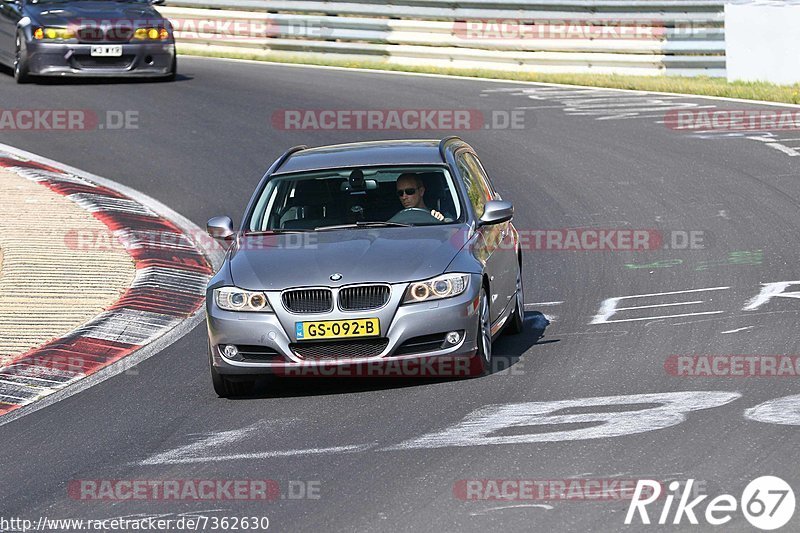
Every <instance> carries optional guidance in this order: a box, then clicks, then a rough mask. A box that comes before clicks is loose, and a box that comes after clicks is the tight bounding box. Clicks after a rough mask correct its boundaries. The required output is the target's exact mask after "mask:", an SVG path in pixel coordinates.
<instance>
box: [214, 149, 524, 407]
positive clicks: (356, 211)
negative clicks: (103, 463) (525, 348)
mask: <svg viewBox="0 0 800 533" xmlns="http://www.w3.org/2000/svg"><path fill="white" fill-rule="evenodd" d="M512 216H513V206H512V205H511V204H510V203H509V202H506V201H503V200H502V199H501V198H500V195H499V194H498V193H497V192H496V191H495V189H494V187H493V186H492V183H491V181H490V180H489V177H488V176H487V174H486V172H485V170H484V168H483V165H481V163H480V161H479V159H478V156H477V154H476V153H475V151H474V150H473V149H472V148H471V147H470V146H469V145H468V144H467V143H465V142H464V141H462V140H461V139H458V138H455V137H450V138H446V139H444V140H442V141H441V142H438V141H379V142H365V143H355V144H345V145H336V146H326V147H320V148H306V147H298V148H295V149H293V150H290V151H288V152H287V153H286V154H284V156H283V157H281V158H280V159H278V161H276V162H275V163H274V164H273V166H272V167H271V168H270V169H269V171H267V174H266V175H265V176H264V178H263V179H262V180H261V183H260V184H259V185H258V187H257V188H256V190H255V192H254V193H253V196H252V198H251V200H250V203H249V205H248V207H247V210H246V212H245V215H244V218H243V220H242V223H241V228H240V230H239V231H234V229H233V223H232V221H231V219H230V218H229V217H217V218H214V219H212V220H210V221H209V223H208V231H209V233H210V234H211V235H212V236H213V237H215V238H217V239H224V240H227V241H228V243H229V248H228V254H227V256H226V258H225V262H224V264H223V265H222V267H221V268H220V270H219V272H218V273H217V274H216V276H215V277H214V278H213V279H212V280H211V282H210V283H209V286H208V293H207V298H206V301H207V319H208V336H209V346H208V348H209V358H210V361H211V375H212V380H213V383H214V388H215V389H216V392H217V393H218V394H219V395H220V396H231V395H235V394H241V393H244V392H246V391H247V390H249V388H250V387H251V386H252V384H253V380H254V377H255V376H256V375H258V374H265V373H266V374H277V375H285V376H297V375H304V376H315V375H319V376H330V375H337V376H339V375H341V376H345V375H350V376H354V375H358V376H362V375H370V376H397V375H404V376H410V375H413V376H422V375H425V376H429V375H436V376H454V377H455V376H459V375H480V374H484V373H487V372H489V371H491V368H492V340H493V339H494V337H496V336H497V335H498V334H499V333H500V332H501V331H502V330H504V329H505V330H507V331H510V332H515V333H519V332H520V331H521V330H522V324H523V314H524V311H523V307H524V304H523V292H522V255H521V251H520V246H519V236H518V233H517V231H516V229H515V228H514V226H513V224H512V223H511V217H512Z"/></svg>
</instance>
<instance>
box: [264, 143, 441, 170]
mask: <svg viewBox="0 0 800 533" xmlns="http://www.w3.org/2000/svg"><path fill="white" fill-rule="evenodd" d="M443 164H445V162H444V161H443V160H442V156H441V154H440V152H439V141H438V140H428V139H426V140H399V141H369V142H359V143H350V144H335V145H330V146H320V147H319V148H306V149H303V150H300V151H297V152H294V153H293V154H292V155H291V156H290V157H289V158H288V159H287V160H286V161H285V162H284V163H283V164H282V165H281V166H280V167H279V168H278V169H276V171H275V172H274V175H278V174H288V173H293V172H304V171H311V170H322V169H326V168H349V167H366V166H395V165H397V166H402V165H443Z"/></svg>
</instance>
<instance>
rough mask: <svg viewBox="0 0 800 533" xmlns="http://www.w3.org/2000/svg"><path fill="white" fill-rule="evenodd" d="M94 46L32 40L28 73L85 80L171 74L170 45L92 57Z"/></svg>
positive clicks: (135, 46) (172, 55)
mask: <svg viewBox="0 0 800 533" xmlns="http://www.w3.org/2000/svg"><path fill="white" fill-rule="evenodd" d="M103 44H104V45H105V44H106V43H103ZM112 44H113V43H112ZM92 46H93V45H91V44H79V43H74V44H73V43H49V42H40V41H29V42H28V43H27V48H28V70H29V72H30V74H32V75H34V76H86V77H118V76H124V77H161V76H167V75H169V74H170V73H171V72H172V66H173V61H174V58H175V44H174V43H171V42H156V43H147V42H143V43H127V44H122V45H121V46H122V56H121V57H92V55H91V49H92ZM94 46H97V45H94Z"/></svg>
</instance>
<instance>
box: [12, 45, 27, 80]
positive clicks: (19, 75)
mask: <svg viewBox="0 0 800 533" xmlns="http://www.w3.org/2000/svg"><path fill="white" fill-rule="evenodd" d="M24 43H25V39H24V37H23V36H22V34H20V33H18V34H17V41H16V49H15V51H14V66H13V68H14V79H15V80H16V81H17V83H30V81H31V76H30V74H29V73H28V58H27V49H25V48H23V46H24Z"/></svg>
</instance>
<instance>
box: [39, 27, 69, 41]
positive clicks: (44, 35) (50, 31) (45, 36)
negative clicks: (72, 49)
mask: <svg viewBox="0 0 800 533" xmlns="http://www.w3.org/2000/svg"><path fill="white" fill-rule="evenodd" d="M33 38H34V39H36V40H37V41H66V40H68V39H74V38H75V31H74V30H72V29H70V28H48V27H41V28H36V29H35V30H33Z"/></svg>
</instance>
